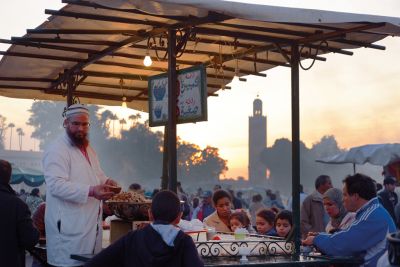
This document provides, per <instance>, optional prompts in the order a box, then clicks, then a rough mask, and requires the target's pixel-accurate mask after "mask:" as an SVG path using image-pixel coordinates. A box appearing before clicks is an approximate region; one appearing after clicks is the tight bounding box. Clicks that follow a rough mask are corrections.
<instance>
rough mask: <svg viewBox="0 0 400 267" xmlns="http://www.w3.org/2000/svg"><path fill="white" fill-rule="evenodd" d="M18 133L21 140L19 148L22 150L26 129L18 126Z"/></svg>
mask: <svg viewBox="0 0 400 267" xmlns="http://www.w3.org/2000/svg"><path fill="white" fill-rule="evenodd" d="M17 133H18V141H19V150H20V151H21V150H22V136H24V135H25V133H24V131H23V130H22V128H17Z"/></svg>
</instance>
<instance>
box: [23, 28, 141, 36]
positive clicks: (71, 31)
mask: <svg viewBox="0 0 400 267" xmlns="http://www.w3.org/2000/svg"><path fill="white" fill-rule="evenodd" d="M26 33H28V34H57V35H58V34H93V35H114V34H131V35H132V34H133V35H138V31H135V30H126V29H122V30H97V29H94V30H90V29H27V30H26Z"/></svg>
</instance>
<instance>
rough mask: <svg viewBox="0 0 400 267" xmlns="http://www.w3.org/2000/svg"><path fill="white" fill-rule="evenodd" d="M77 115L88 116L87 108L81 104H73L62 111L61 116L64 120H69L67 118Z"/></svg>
mask: <svg viewBox="0 0 400 267" xmlns="http://www.w3.org/2000/svg"><path fill="white" fill-rule="evenodd" d="M79 113H83V114H87V115H89V110H88V108H87V107H85V106H84V105H82V104H73V105H71V106H69V107H67V108H66V109H65V110H64V113H63V115H64V117H65V118H69V117H71V116H73V115H76V114H79Z"/></svg>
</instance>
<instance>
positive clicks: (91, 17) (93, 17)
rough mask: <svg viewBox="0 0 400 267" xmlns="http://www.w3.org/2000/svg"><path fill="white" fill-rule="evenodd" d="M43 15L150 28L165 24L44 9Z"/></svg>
mask: <svg viewBox="0 0 400 267" xmlns="http://www.w3.org/2000/svg"><path fill="white" fill-rule="evenodd" d="M44 13H45V14H46V15H53V16H60V17H70V18H75V19H89V20H97V21H104V22H118V23H126V24H139V25H147V26H152V27H164V26H165V23H161V22H158V21H151V20H140V19H132V18H124V17H116V16H106V15H98V14H91V13H80V12H72V11H65V10H50V9H45V11H44Z"/></svg>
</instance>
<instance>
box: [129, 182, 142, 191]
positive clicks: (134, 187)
mask: <svg viewBox="0 0 400 267" xmlns="http://www.w3.org/2000/svg"><path fill="white" fill-rule="evenodd" d="M140 190H142V186H141V185H140V184H136V183H134V184H131V185H130V186H129V191H134V192H136V191H140Z"/></svg>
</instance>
